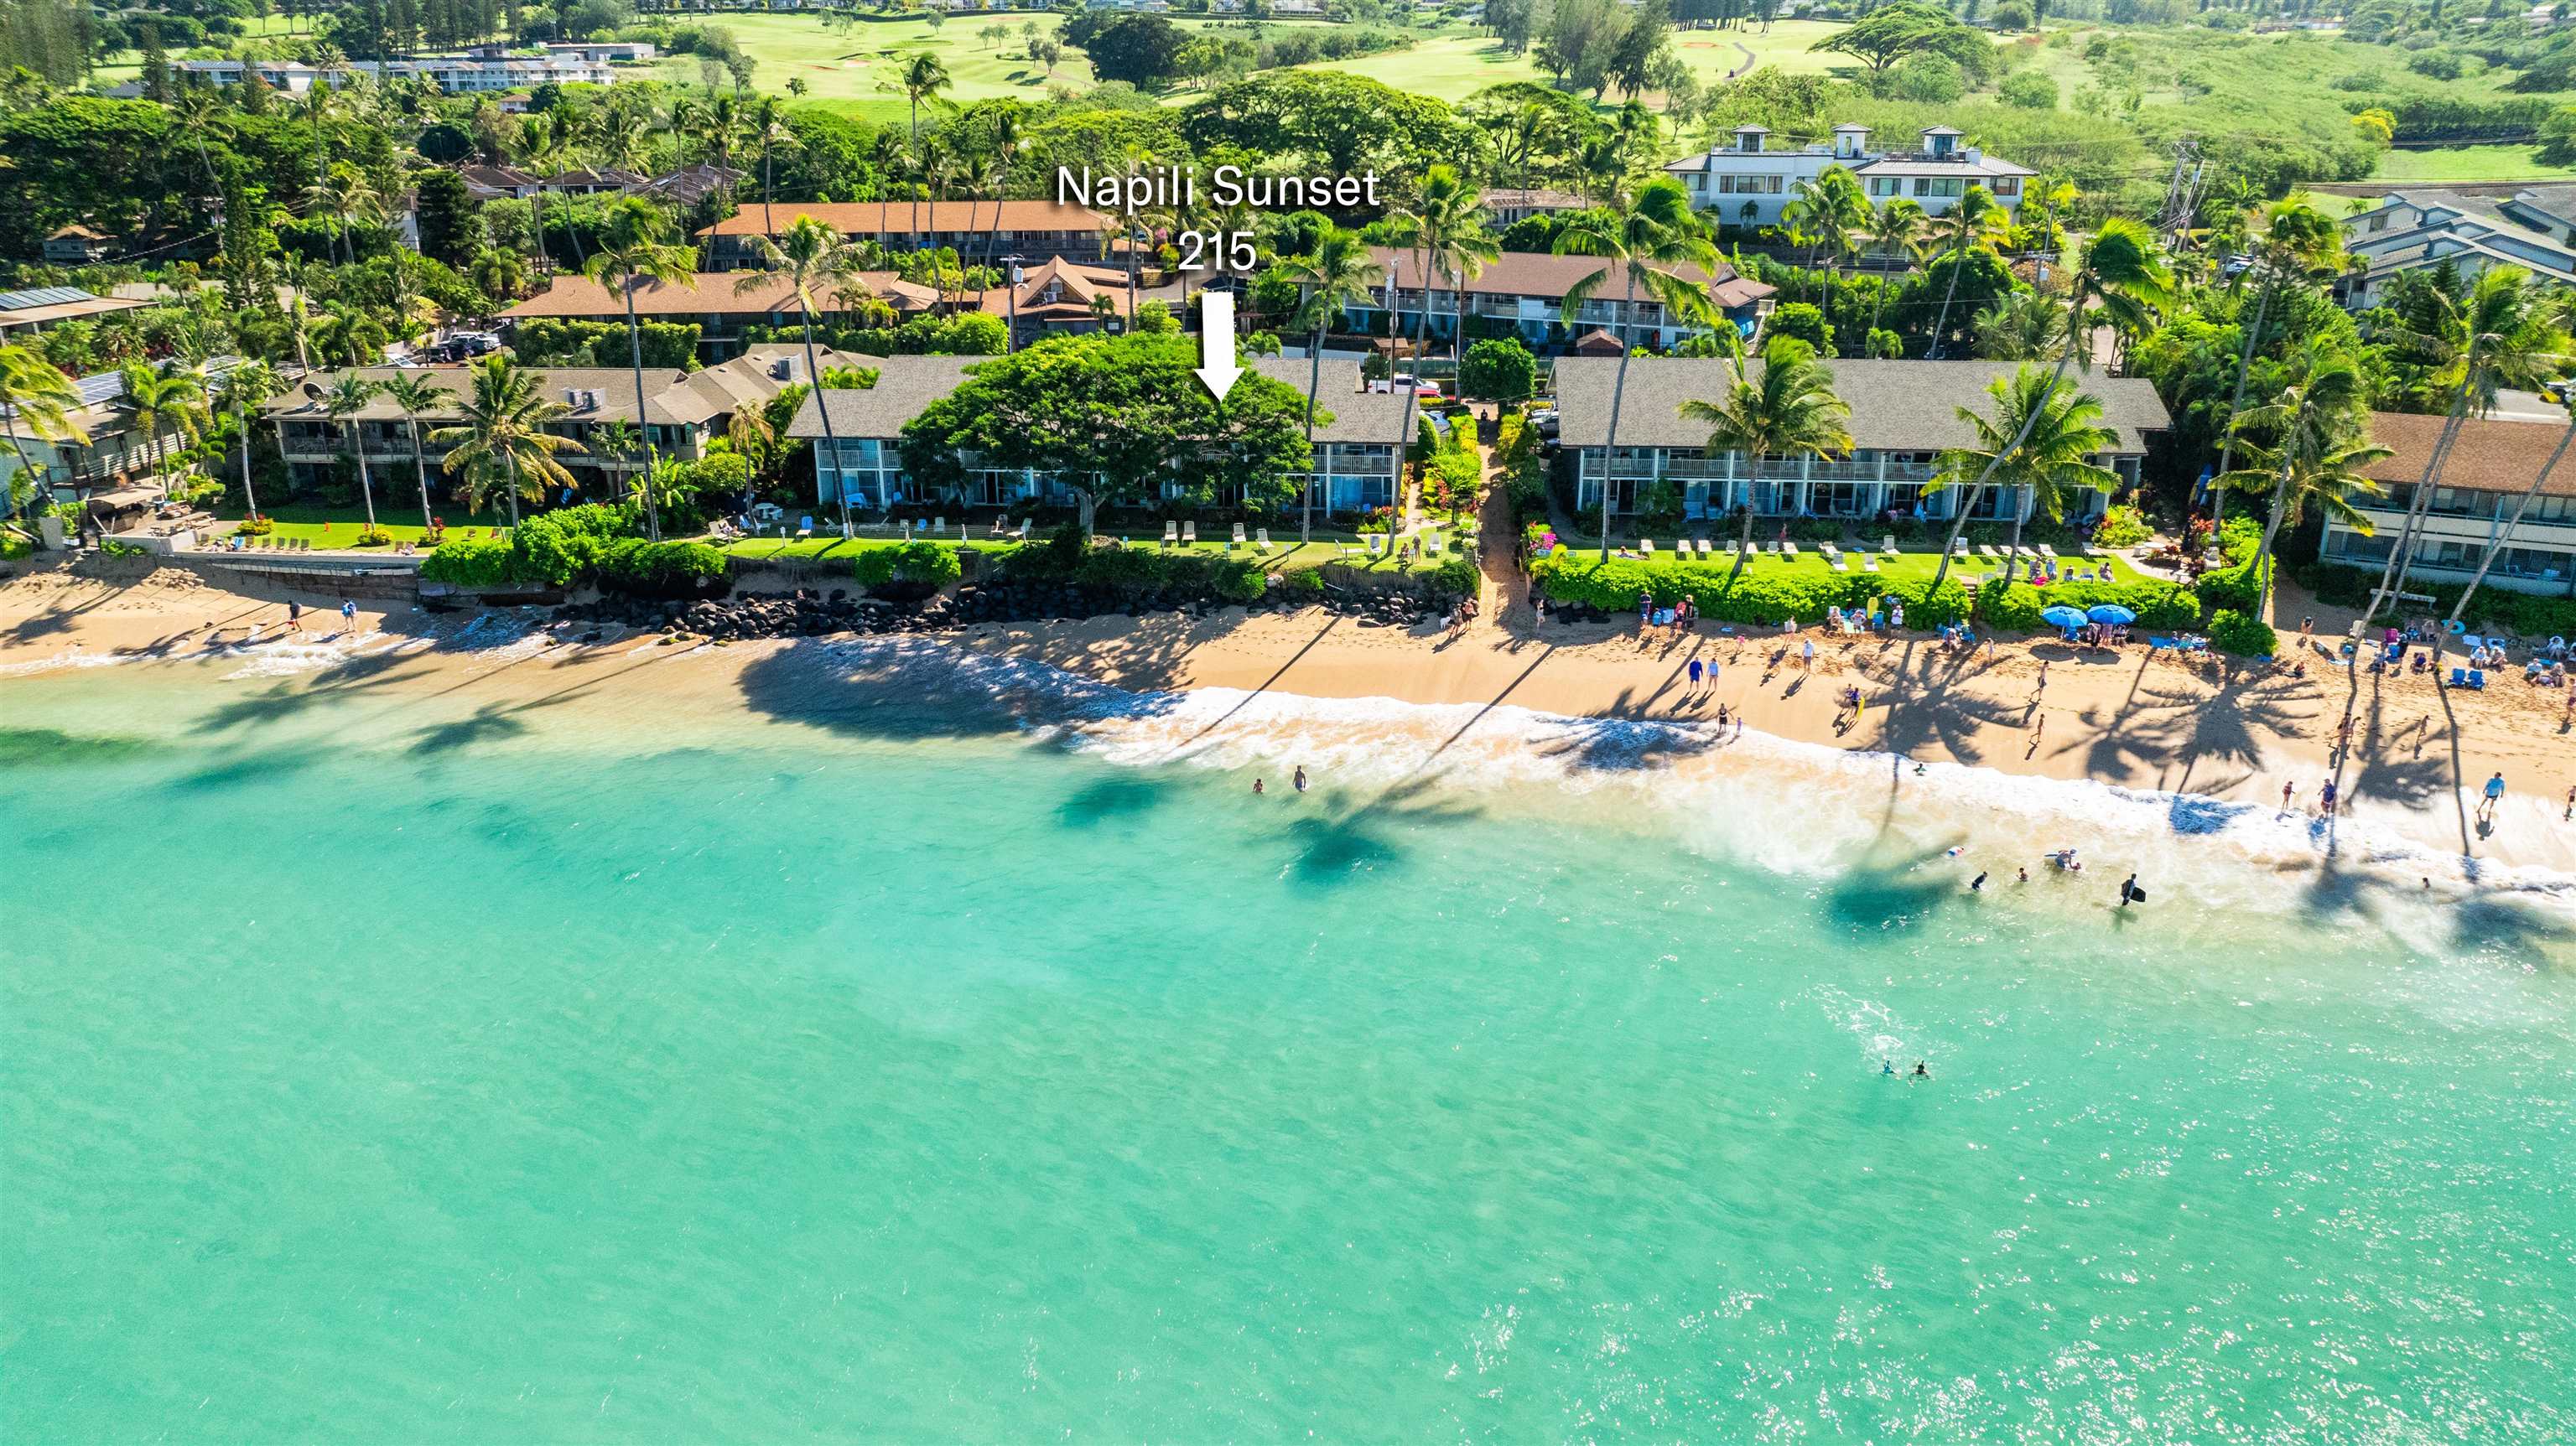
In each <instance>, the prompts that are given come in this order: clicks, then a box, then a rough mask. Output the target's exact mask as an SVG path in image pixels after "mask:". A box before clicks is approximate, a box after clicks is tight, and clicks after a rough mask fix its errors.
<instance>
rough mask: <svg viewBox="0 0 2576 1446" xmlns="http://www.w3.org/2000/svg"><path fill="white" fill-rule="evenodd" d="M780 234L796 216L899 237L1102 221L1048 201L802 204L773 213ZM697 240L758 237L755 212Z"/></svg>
mask: <svg viewBox="0 0 2576 1446" xmlns="http://www.w3.org/2000/svg"><path fill="white" fill-rule="evenodd" d="M773 210H774V212H775V214H776V216H777V218H778V225H779V227H780V228H781V229H782V230H783V229H785V228H786V227H787V225H788V224H789V223H791V222H793V221H794V220H795V219H796V218H797V217H799V216H811V217H813V218H814V219H815V220H817V221H820V222H822V223H823V224H825V225H827V226H830V227H831V228H832V229H834V230H836V231H839V232H840V233H841V234H843V235H845V236H875V235H881V234H888V233H891V234H896V235H901V234H904V233H907V232H910V231H912V230H914V229H916V228H918V229H920V230H923V231H967V232H988V231H1082V232H1091V231H1097V230H1099V229H1100V228H1101V227H1103V226H1105V225H1107V224H1108V218H1106V217H1104V216H1102V215H1101V214H1100V213H1099V212H1097V211H1094V210H1091V209H1090V208H1088V207H1084V206H1059V205H1057V204H1056V203H1055V202H1053V201H1004V202H1002V203H1000V205H998V206H996V205H995V204H994V203H993V202H991V201H923V202H920V203H919V204H918V205H916V204H915V203H913V202H911V201H860V202H841V201H803V202H799V203H797V204H795V205H793V206H786V205H781V206H777V207H774V208H773ZM698 234H699V235H701V236H762V235H767V234H768V227H766V226H764V225H763V224H762V223H761V208H760V207H758V206H746V207H744V208H743V209H742V210H741V211H739V212H737V213H735V214H733V215H731V216H728V217H726V218H725V219H723V220H721V221H718V222H717V223H715V224H714V225H712V226H709V227H707V228H706V229H705V230H703V231H700V232H699V233H698Z"/></svg>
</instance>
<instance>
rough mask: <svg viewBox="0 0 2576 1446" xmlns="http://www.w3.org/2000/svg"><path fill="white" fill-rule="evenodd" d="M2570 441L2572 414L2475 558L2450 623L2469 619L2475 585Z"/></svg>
mask: <svg viewBox="0 0 2576 1446" xmlns="http://www.w3.org/2000/svg"><path fill="white" fill-rule="evenodd" d="M2571 438H2576V412H2571V413H2570V414H2569V416H2568V419H2567V425H2566V427H2565V428H2563V429H2561V430H2560V432H2559V433H2558V446H2557V449H2556V450H2554V451H2552V452H2551V453H2550V454H2549V460H2548V461H2547V462H2544V463H2542V464H2541V467H2540V474H2539V475H2538V476H2536V477H2534V478H2532V479H2531V485H2530V486H2528V487H2526V488H2524V489H2522V497H2521V500H2519V501H2517V502H2515V503H2514V504H2513V516H2512V518H2511V519H2510V520H2508V521H2507V522H2506V523H2505V525H2504V531H2502V532H2499V533H2497V534H2496V535H2495V537H2494V539H2493V540H2491V541H2490V542H2488V543H2487V546H2486V551H2485V552H2484V553H2483V554H2481V555H2480V556H2479V558H2478V570H2477V573H2476V574H2475V575H2474V576H2472V577H2471V578H2470V579H2469V586H2468V590H2467V591H2465V592H2462V593H2461V594H2460V600H2459V602H2458V603H2457V604H2455V605H2454V606H2453V607H2452V608H2451V621H2452V622H2455V623H2456V622H2458V621H2460V620H2461V619H2462V618H2465V617H2467V616H2468V615H2469V599H2471V598H2473V597H2476V596H2477V595H2478V586H2479V584H2481V583H2483V582H2485V581H2486V580H2487V569H2488V568H2490V567H2493V566H2495V560H2496V554H2497V553H2500V552H2502V551H2504V545H2505V544H2506V543H2508V542H2511V541H2512V540H2513V534H2514V530H2515V529H2516V528H2519V527H2520V526H2522V514H2523V512H2524V510H2525V509H2527V508H2529V507H2530V506H2531V499H2532V498H2534V497H2536V496H2538V495H2539V494H2540V489H2541V486H2542V484H2544V483H2546V482H2548V480H2549V474H2550V473H2552V472H2555V471H2557V470H2558V459H2559V458H2561V457H2564V456H2566V455H2567V443H2568V441H2569V440H2570V439H2571Z"/></svg>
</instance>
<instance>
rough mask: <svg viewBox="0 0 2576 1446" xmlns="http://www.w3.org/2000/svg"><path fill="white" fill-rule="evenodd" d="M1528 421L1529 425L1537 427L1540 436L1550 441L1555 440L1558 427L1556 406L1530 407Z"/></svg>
mask: <svg viewBox="0 0 2576 1446" xmlns="http://www.w3.org/2000/svg"><path fill="white" fill-rule="evenodd" d="M1529 422H1530V425H1531V426H1533V427H1536V428H1537V429H1538V434H1539V436H1540V437H1541V438H1543V439H1545V440H1547V441H1550V442H1553V441H1555V440H1556V432H1557V427H1558V421H1557V415H1556V408H1554V407H1532V408H1531V409H1530V412H1529Z"/></svg>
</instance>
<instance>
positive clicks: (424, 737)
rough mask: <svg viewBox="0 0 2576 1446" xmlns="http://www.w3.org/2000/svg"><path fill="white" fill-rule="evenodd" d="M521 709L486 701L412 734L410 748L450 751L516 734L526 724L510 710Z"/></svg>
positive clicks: (413, 750) (416, 750)
mask: <svg viewBox="0 0 2576 1446" xmlns="http://www.w3.org/2000/svg"><path fill="white" fill-rule="evenodd" d="M521 711H524V710H522V709H518V708H513V707H509V706H507V705H505V704H500V703H486V704H484V705H483V706H482V707H481V708H478V709H476V710H475V711H474V713H473V714H472V715H471V716H468V717H464V718H458V719H456V720H454V721H452V722H447V723H433V724H431V725H430V726H429V727H427V728H423V729H422V730H420V732H419V733H417V734H415V735H413V738H412V745H411V751H412V752H414V753H420V754H436V753H453V752H456V751H457V750H458V749H462V748H472V747H474V746H475V745H476V744H479V743H494V742H498V741H500V740H501V739H504V738H516V737H518V736H520V735H521V734H523V733H526V732H527V731H528V725H527V724H525V723H522V722H520V721H519V720H518V719H517V718H515V717H513V716H511V715H512V714H515V713H518V712H521Z"/></svg>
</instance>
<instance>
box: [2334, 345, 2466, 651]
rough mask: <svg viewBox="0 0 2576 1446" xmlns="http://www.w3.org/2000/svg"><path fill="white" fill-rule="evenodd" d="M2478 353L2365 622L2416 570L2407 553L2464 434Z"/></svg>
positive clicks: (2410, 500) (2429, 461) (2438, 439)
mask: <svg viewBox="0 0 2576 1446" xmlns="http://www.w3.org/2000/svg"><path fill="white" fill-rule="evenodd" d="M2477 371H2478V365H2477V352H2476V349H2475V348H2474V347H2472V348H2471V350H2470V353H2469V359H2468V364H2467V365H2466V366H2463V367H2462V368H2461V369H2460V387H2459V390H2458V391H2456V392H2454V393H2453V394H2452V396H2451V410H2450V413H2449V415H2447V416H2445V417H2444V418H2443V419H2442V431H2441V434H2440V435H2439V436H2437V437H2436V438H2434V440H2433V454H2432V455H2431V456H2429V457H2426V458H2425V459H2424V476H2423V479H2422V480H2421V481H2419V482H2417V483H2416V484H2415V495H2414V496H2412V497H2409V498H2407V499H2406V517H2405V520H2404V521H2403V522H2402V523H2400V524H2399V526H2398V528H2397V540H2396V542H2394V543H2393V544H2391V545H2390V547H2389V549H2388V561H2387V563H2386V565H2384V566H2382V567H2381V568H2380V570H2379V586H2378V587H2377V588H2376V589H2375V590H2374V591H2373V592H2372V593H2371V595H2370V606H2369V608H2368V610H2366V611H2365V612H2363V614H2362V616H2361V620H2362V621H2363V622H2365V623H2367V622H2369V621H2370V620H2371V619H2373V618H2375V617H2377V616H2379V609H2380V606H2381V604H2383V603H2393V602H2395V601H2396V599H2397V594H2398V593H2400V592H2403V591H2405V589H2406V578H2407V575H2408V574H2409V573H2410V572H2412V571H2413V570H2414V559H2413V558H2412V557H2410V556H2408V555H2407V554H2408V553H2409V552H2410V551H2411V550H2412V549H2413V547H2414V545H2415V529H2416V527H2417V526H2418V525H2419V524H2420V523H2421V522H2422V519H2423V516H2424V513H2425V512H2426V510H2427V509H2429V508H2430V507H2431V506H2432V502H2433V482H2434V480H2435V479H2436V478H2438V477H2440V476H2441V475H2442V467H2443V464H2444V463H2446V462H2448V461H2449V460H2450V455H2451V444H2452V443H2453V441H2454V440H2456V439H2457V438H2458V436H2459V435H2460V426H2461V424H2462V423H2464V422H2466V421H2467V420H2468V415H2469V387H2470V385H2471V383H2472V382H2474V381H2475V380H2476V378H2477Z"/></svg>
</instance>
